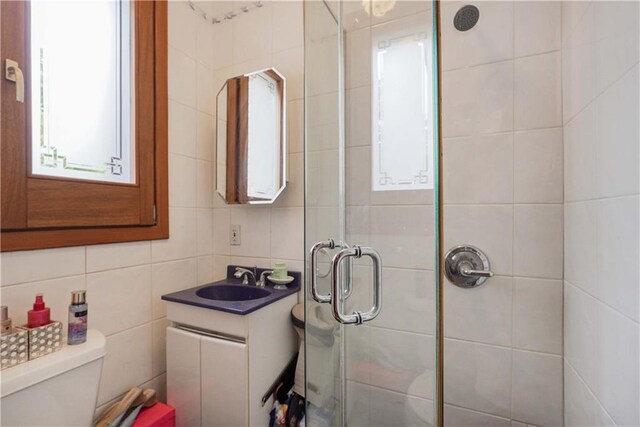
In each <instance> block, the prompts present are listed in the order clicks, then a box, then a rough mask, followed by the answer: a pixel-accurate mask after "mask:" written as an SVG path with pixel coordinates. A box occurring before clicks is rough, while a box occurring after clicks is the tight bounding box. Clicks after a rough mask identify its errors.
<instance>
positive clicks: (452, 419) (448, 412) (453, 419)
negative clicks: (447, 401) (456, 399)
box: [444, 405, 527, 427]
mask: <svg viewBox="0 0 640 427" xmlns="http://www.w3.org/2000/svg"><path fill="white" fill-rule="evenodd" d="M444 422H445V425H447V426H456V427H517V426H514V425H513V424H511V421H509V420H508V419H507V418H501V417H496V416H493V415H489V414H485V413H483V412H477V411H471V410H469V409H465V408H459V407H457V406H452V405H444ZM522 427H527V426H526V424H523V426H522Z"/></svg>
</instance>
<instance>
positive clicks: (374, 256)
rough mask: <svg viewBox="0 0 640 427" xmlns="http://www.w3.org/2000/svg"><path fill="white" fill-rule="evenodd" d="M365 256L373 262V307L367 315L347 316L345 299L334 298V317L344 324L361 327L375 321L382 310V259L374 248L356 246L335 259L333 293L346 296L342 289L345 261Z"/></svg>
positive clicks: (333, 265)
mask: <svg viewBox="0 0 640 427" xmlns="http://www.w3.org/2000/svg"><path fill="white" fill-rule="evenodd" d="M363 256H368V257H369V258H371V260H372V261H373V284H374V289H373V306H372V307H371V309H369V311H367V312H365V313H362V312H360V311H354V312H353V313H352V314H345V313H343V312H342V308H343V305H344V304H343V303H344V299H340V298H333V299H332V301H331V311H332V313H333V317H334V318H335V319H336V320H337V321H338V322H340V323H343V324H347V325H349V324H356V325H361V324H363V323H364V322H368V321H370V320H373V319H375V318H376V317H377V316H378V314H379V313H380V309H381V308H382V259H381V257H380V254H379V253H378V251H376V250H375V249H373V248H367V247H360V246H357V245H356V246H354V247H353V248H347V249H342V250H341V251H340V252H338V253H337V254H336V255H335V256H334V257H333V261H332V263H331V264H332V265H331V292H332V293H333V295H341V294H344V292H342V290H341V289H340V283H341V281H340V277H341V274H340V273H341V268H342V267H341V266H342V263H343V262H345V260H349V258H352V257H353V258H361V257H363ZM345 299H346V298H345Z"/></svg>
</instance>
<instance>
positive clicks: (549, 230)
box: [513, 204, 563, 279]
mask: <svg viewBox="0 0 640 427" xmlns="http://www.w3.org/2000/svg"><path fill="white" fill-rule="evenodd" d="M562 217H563V207H562V205H559V204H558V205H516V206H515V209H514V236H513V273H514V275H516V276H526V277H544V278H551V279H561V278H562V265H563V264H562V250H563V246H562V245H563V240H562V234H563V218H562Z"/></svg>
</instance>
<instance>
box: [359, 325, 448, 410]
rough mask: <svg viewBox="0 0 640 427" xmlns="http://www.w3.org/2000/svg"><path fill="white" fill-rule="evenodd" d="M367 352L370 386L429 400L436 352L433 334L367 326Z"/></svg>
mask: <svg viewBox="0 0 640 427" xmlns="http://www.w3.org/2000/svg"><path fill="white" fill-rule="evenodd" d="M407 349H411V351H407ZM370 353H371V385H373V386H377V387H381V388H384V389H387V390H393V391H396V392H399V393H402V394H409V395H412V396H416V397H421V398H424V399H433V392H434V390H435V383H434V381H435V354H436V353H435V340H434V338H433V336H428V335H419V334H411V333H407V332H401V331H394V330H388V329H381V328H376V327H371V349H370Z"/></svg>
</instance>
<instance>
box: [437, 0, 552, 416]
mask: <svg viewBox="0 0 640 427" xmlns="http://www.w3.org/2000/svg"><path fill="white" fill-rule="evenodd" d="M463 4H466V3H463V2H443V3H442V68H443V74H442V97H443V106H442V115H443V127H442V135H443V145H444V146H443V156H444V178H443V187H444V188H443V192H444V204H445V206H444V238H445V244H444V248H443V250H444V251H446V250H448V249H449V248H451V247H453V246H455V245H459V244H463V243H469V244H472V245H474V246H477V247H479V248H480V249H482V250H483V251H484V252H485V253H486V254H487V256H488V257H489V259H490V261H491V265H492V270H493V271H494V272H495V274H496V276H495V277H493V278H491V279H489V280H488V281H487V282H486V283H485V284H483V285H482V286H481V287H479V288H477V289H462V288H457V287H455V286H453V285H451V284H450V283H448V282H446V283H445V284H444V299H445V305H444V316H445V320H444V331H445V349H444V351H445V360H444V378H445V390H444V394H445V396H444V399H445V423H446V424H447V425H492V426H503V425H505V426H507V425H509V424H510V423H511V422H513V423H514V424H513V425H519V423H523V424H533V425H554V426H557V425H561V424H562V404H563V402H562V275H563V271H562V270H563V262H562V241H563V237H562V235H563V224H562V221H563V217H562V212H563V205H562V202H563V194H562V166H563V165H562V104H561V86H560V85H561V76H560V73H561V55H560V44H561V40H560V22H561V5H560V3H559V2H555V1H553V2H545V1H540V2H523V1H515V2H507V1H482V2H476V3H475V4H476V5H477V7H478V8H479V10H480V20H479V22H478V24H477V25H476V27H474V28H473V29H472V30H470V31H467V32H459V31H457V30H456V29H455V28H454V26H453V17H454V15H455V13H456V12H457V10H458V9H459V8H460V7H461V6H462V5H463Z"/></svg>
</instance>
